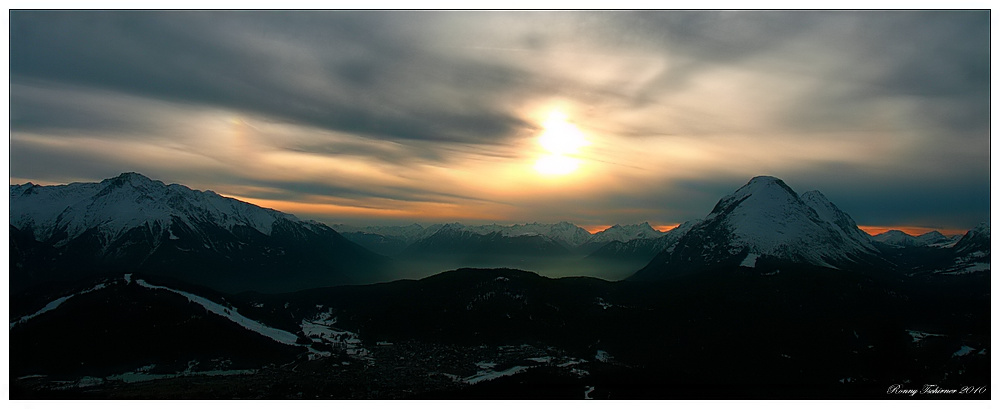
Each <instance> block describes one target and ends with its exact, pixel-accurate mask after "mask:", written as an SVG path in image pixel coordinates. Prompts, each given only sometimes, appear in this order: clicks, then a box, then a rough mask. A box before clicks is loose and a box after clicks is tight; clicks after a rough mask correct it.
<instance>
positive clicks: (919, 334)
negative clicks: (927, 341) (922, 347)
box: [906, 329, 944, 342]
mask: <svg viewBox="0 0 1000 409" xmlns="http://www.w3.org/2000/svg"><path fill="white" fill-rule="evenodd" d="M906 332H907V333H909V334H910V337H911V338H913V342H920V341H923V340H924V338H927V337H943V336H944V335H941V334H932V333H930V332H923V331H914V330H910V329H908V330H906Z"/></svg>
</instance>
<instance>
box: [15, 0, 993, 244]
mask: <svg viewBox="0 0 1000 409" xmlns="http://www.w3.org/2000/svg"><path fill="white" fill-rule="evenodd" d="M10 26H11V29H10V30H11V44H10V72H11V79H10V85H11V122H10V127H11V152H12V153H11V177H12V180H14V179H17V180H21V179H27V178H39V179H43V180H54V181H72V180H81V179H89V180H95V179H101V178H104V177H108V176H113V175H114V174H117V172H120V171H126V170H138V171H142V172H145V173H150V176H153V177H159V178H161V179H165V180H169V181H175V182H178V183H185V184H189V185H193V186H196V187H200V188H203V189H207V188H213V187H212V186H223V187H229V188H231V189H232V190H233V192H232V194H235V195H242V196H241V197H243V196H245V197H251V198H252V197H257V198H258V199H260V200H270V201H273V202H274V203H292V202H295V203H300V204H301V205H302V206H305V205H306V204H307V203H305V202H306V201H309V203H312V204H314V205H317V206H319V205H323V206H326V207H322V206H321V207H315V206H314V207H312V208H310V209H311V210H310V211H312V212H318V211H320V210H323V211H328V212H330V213H329V218H330V219H331V220H332V219H335V218H336V217H338V216H337V215H338V213H336V212H337V211H346V210H345V209H348V208H350V209H378V211H370V210H364V211H362V210H358V211H351V212H353V213H351V212H348V213H350V214H351V215H353V216H351V217H362V216H360V215H362V214H364V215H367V216H364V217H374V215H376V214H387V215H393V216H392V217H397V218H403V217H413V218H417V219H419V218H432V217H438V216H440V217H458V216H462V217H468V218H487V219H489V220H496V221H509V222H525V221H533V220H541V221H546V220H547V221H555V220H563V219H566V218H575V220H580V221H581V223H584V222H586V223H590V224H613V223H618V222H632V221H640V220H643V219H647V220H650V221H654V222H658V223H664V224H670V223H678V222H682V221H684V220H687V219H688V218H691V217H701V216H703V215H704V214H706V213H707V211H708V210H710V208H711V204H713V203H714V201H715V200H717V199H718V197H719V196H721V195H722V194H725V193H728V192H730V191H732V190H734V189H735V188H737V187H739V186H740V185H742V184H743V183H745V181H746V180H748V179H749V178H750V177H752V176H754V175H758V174H771V175H776V176H779V177H782V178H784V179H785V180H786V181H788V182H789V183H790V184H791V185H792V186H793V187H794V188H796V189H801V190H810V189H812V188H820V189H821V190H824V191H825V192H826V189H830V190H832V191H834V192H838V193H840V199H839V200H838V199H835V195H833V194H830V192H827V196H828V197H831V199H832V200H834V201H835V202H837V203H840V202H841V201H843V202H844V203H849V204H850V206H851V207H852V208H855V209H857V210H854V211H853V212H852V214H855V212H856V213H857V214H858V215H860V216H857V217H856V218H859V219H862V218H863V219H865V220H864V221H865V223H867V224H871V225H885V224H886V223H887V222H884V221H881V220H876V219H878V218H879V217H886V218H893V220H897V219H898V221H899V222H900V223H909V224H910V225H914V224H913V222H910V221H907V220H903V219H900V218H899V217H895V216H892V214H895V215H901V217H902V216H905V217H906V218H910V219H913V220H916V219H919V220H923V221H927V222H928V223H929V222H930V220H931V219H933V217H932V215H934V214H939V215H940V220H942V221H944V220H947V221H948V223H966V222H968V221H969V220H971V219H975V218H978V219H986V218H988V214H989V211H988V201H986V202H983V200H982V199H981V194H982V192H988V191H989V188H988V187H987V186H988V182H989V178H988V176H985V175H986V174H987V172H988V171H989V155H988V153H987V152H988V147H989V140H990V138H989V129H988V128H989V123H990V122H989V99H988V98H989V81H990V77H989V71H990V70H989V67H990V62H989V56H990V54H989V35H988V34H989V13H988V12H976V11H742V12H718V11H639V12H627V11H600V12H594V11H574V12H569V11H491V12H479V11H441V12H429V11H428V12H416V11H321V12H284V11H216V12H207V11H91V12H73V11H14V12H12V13H11V23H10ZM553 111H560V112H562V113H564V114H565V115H566V116H567V117H568V118H569V120H570V121H571V122H573V124H574V125H575V126H577V127H578V128H579V129H580V130H581V131H582V132H584V134H585V135H586V137H587V139H588V141H589V142H590V145H588V146H587V147H586V148H585V149H581V151H580V153H579V154H578V157H577V158H576V159H579V160H581V161H582V162H581V163H582V164H581V167H580V170H579V171H577V172H574V173H573V174H571V175H567V176H565V177H562V178H554V179H553V178H544V177H541V176H539V175H537V174H536V173H534V172H533V171H532V170H531V167H532V165H533V164H534V162H535V161H536V160H537V158H538V155H539V154H540V153H539V148H538V146H537V144H536V141H535V138H536V137H537V136H538V135H539V134H540V132H541V131H542V127H543V122H544V120H545V118H546V117H547V116H548V115H549V114H550V113H551V112H553ZM42 164H44V165H42ZM810 186H812V187H810ZM848 186H850V188H849V187H848ZM886 186H893V189H891V190H890V189H884V188H885V187H886ZM213 189H214V188H213ZM214 190H220V189H214ZM880 192H891V193H892V194H894V195H896V196H897V197H899V198H921V199H920V200H919V201H913V202H912V203H910V205H909V206H910V208H911V209H913V210H912V211H896V212H895V213H892V212H888V211H875V210H871V209H880V208H884V207H883V206H882V204H881V203H882V202H880V200H885V199H882V198H880V197H878V194H879V193H880ZM960 192H970V193H968V194H964V195H963V194H962V193H960ZM934 195H937V196H938V197H946V196H948V195H952V196H954V195H957V196H956V197H962V198H964V199H963V203H961V204H954V205H952V206H946V205H944V204H943V202H938V201H935V200H932V199H930V198H929V197H931V196H934ZM899 200H904V199H899ZM935 203H938V204H935ZM706 204H708V205H706ZM331 206H332V207H331ZM463 206H467V207H468V209H474V211H473V210H469V211H461V210H460V209H461V208H462V207H463ZM491 206H493V207H491ZM324 209H325V210H324ZM337 209H340V210H337ZM393 209H397V210H398V209H406V211H405V212H393ZM444 209H448V210H447V211H445V210H444ZM490 209H492V210H490ZM344 214H347V213H344ZM431 215H437V216H431ZM626 219H627V220H626ZM441 221H450V220H441ZM859 221H861V220H859ZM942 223H943V222H942ZM966 227H971V226H966Z"/></svg>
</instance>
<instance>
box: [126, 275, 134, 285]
mask: <svg viewBox="0 0 1000 409" xmlns="http://www.w3.org/2000/svg"><path fill="white" fill-rule="evenodd" d="M125 284H132V274H125Z"/></svg>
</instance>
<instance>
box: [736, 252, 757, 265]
mask: <svg viewBox="0 0 1000 409" xmlns="http://www.w3.org/2000/svg"><path fill="white" fill-rule="evenodd" d="M758 257H760V254H756V253H750V254H747V257H746V258H745V259H743V262H742V263H740V267H756V266H757V258H758Z"/></svg>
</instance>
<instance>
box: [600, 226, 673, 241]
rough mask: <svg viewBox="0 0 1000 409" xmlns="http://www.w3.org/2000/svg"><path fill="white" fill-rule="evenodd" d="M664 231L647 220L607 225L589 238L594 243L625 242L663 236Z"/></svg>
mask: <svg viewBox="0 0 1000 409" xmlns="http://www.w3.org/2000/svg"><path fill="white" fill-rule="evenodd" d="M664 234H666V233H664V232H661V231H659V230H656V229H654V228H653V226H650V225H649V222H642V223H639V224H627V225H620V224H616V225H614V226H611V227H608V228H607V229H605V230H603V231H599V232H597V233H594V235H593V236H591V238H590V242H594V243H604V242H612V241H620V242H623V243H624V242H627V241H629V240H634V239H648V238H656V237H661V236H663V235H664Z"/></svg>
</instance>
